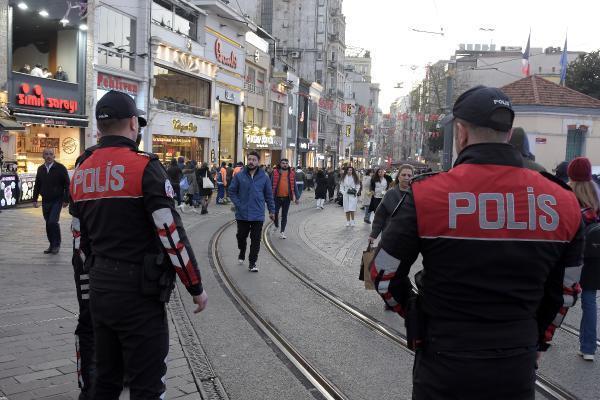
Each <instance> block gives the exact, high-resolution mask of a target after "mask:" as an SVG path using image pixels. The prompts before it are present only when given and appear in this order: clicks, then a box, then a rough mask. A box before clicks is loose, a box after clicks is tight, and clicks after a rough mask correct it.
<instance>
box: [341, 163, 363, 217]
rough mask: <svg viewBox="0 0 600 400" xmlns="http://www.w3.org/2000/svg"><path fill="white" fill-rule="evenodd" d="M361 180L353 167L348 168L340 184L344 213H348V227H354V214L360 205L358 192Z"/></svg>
mask: <svg viewBox="0 0 600 400" xmlns="http://www.w3.org/2000/svg"><path fill="white" fill-rule="evenodd" d="M359 190H360V180H359V179H358V175H357V174H356V171H355V170H354V168H353V167H348V168H347V169H346V172H345V173H344V175H343V176H342V179H341V182H340V191H341V192H342V194H343V199H344V212H345V213H346V226H354V213H355V212H356V207H357V204H358V191H359Z"/></svg>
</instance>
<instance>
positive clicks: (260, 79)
mask: <svg viewBox="0 0 600 400" xmlns="http://www.w3.org/2000/svg"><path fill="white" fill-rule="evenodd" d="M256 86H260V87H261V88H262V87H264V86H265V73H264V72H263V71H258V72H257V74H256Z"/></svg>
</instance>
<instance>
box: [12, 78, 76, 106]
mask: <svg viewBox="0 0 600 400" xmlns="http://www.w3.org/2000/svg"><path fill="white" fill-rule="evenodd" d="M20 88H21V92H22V93H18V94H17V104H18V105H20V106H29V107H38V108H50V109H54V110H58V111H63V112H64V111H66V112H69V113H70V114H74V113H75V111H77V108H78V104H77V101H76V100H71V99H59V98H54V97H44V89H43V88H42V86H41V85H34V86H33V91H32V88H31V87H30V86H29V84H28V83H22V84H21V86H20Z"/></svg>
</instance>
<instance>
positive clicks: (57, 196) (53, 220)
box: [33, 149, 69, 254]
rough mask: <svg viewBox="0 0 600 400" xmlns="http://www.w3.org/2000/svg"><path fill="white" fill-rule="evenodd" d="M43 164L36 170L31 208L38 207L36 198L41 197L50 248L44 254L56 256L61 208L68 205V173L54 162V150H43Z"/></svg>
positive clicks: (58, 246)
mask: <svg viewBox="0 0 600 400" xmlns="http://www.w3.org/2000/svg"><path fill="white" fill-rule="evenodd" d="M43 157H44V164H42V165H40V166H39V167H38V169H37V174H36V176H35V186H34V188H33V206H34V207H36V208H37V207H38V196H39V195H42V212H43V214H44V219H45V220H46V235H47V236H48V241H49V242H50V246H49V247H48V248H47V249H46V250H44V254H49V253H52V254H58V251H59V249H60V241H61V238H60V226H59V225H58V220H59V218H60V209H61V207H66V206H67V205H69V173H68V172H67V169H66V168H65V166H64V165H62V164H61V163H59V162H58V161H55V159H54V150H53V149H45V150H44V153H43Z"/></svg>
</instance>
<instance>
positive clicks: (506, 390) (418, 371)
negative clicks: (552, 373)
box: [413, 348, 536, 400]
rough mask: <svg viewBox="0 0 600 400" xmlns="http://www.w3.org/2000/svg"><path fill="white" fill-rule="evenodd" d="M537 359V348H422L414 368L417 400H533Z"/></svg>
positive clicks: (414, 392)
mask: <svg viewBox="0 0 600 400" xmlns="http://www.w3.org/2000/svg"><path fill="white" fill-rule="evenodd" d="M535 362H536V349H535V348H518V349H503V350H492V351H489V350H486V351H473V352H435V351H432V350H430V349H423V350H418V351H417V354H416V356H415V364H414V367H413V400H438V399H444V400H481V399H486V400H507V399H510V400H533V399H534V398H535Z"/></svg>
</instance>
